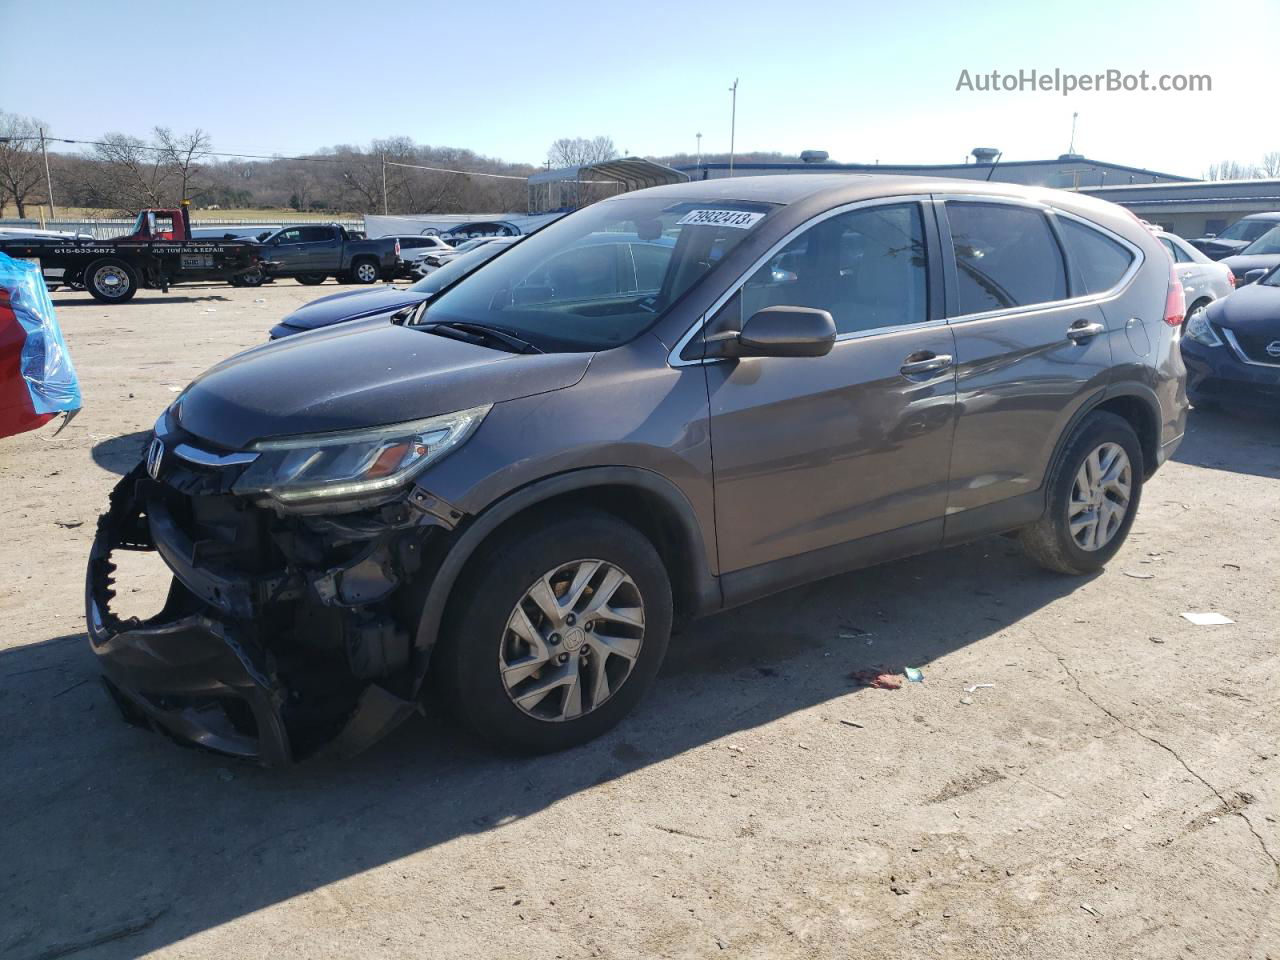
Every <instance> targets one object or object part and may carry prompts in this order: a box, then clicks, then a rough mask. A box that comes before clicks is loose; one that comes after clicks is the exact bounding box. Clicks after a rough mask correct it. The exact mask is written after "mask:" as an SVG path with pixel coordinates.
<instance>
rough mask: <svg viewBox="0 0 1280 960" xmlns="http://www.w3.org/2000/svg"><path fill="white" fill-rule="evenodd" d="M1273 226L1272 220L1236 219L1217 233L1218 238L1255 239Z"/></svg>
mask: <svg viewBox="0 0 1280 960" xmlns="http://www.w3.org/2000/svg"><path fill="white" fill-rule="evenodd" d="M1274 226H1275V221H1274V220H1237V221H1236V222H1235V223H1233V224H1232V225H1231V226H1229V227H1227V229H1225V230H1223V231H1222V232H1221V233H1220V234H1218V239H1219V240H1257V239H1258V238H1259V237H1260V236H1262V235H1263V234H1264V233H1266V232H1267V231H1268V230H1270V229H1271V228H1272V227H1274Z"/></svg>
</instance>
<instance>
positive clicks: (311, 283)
mask: <svg viewBox="0 0 1280 960" xmlns="http://www.w3.org/2000/svg"><path fill="white" fill-rule="evenodd" d="M294 279H295V280H297V281H298V282H299V283H300V284H302V285H303V286H304V287H318V286H319V285H320V284H322V283H324V282H325V281H326V280H327V279H329V278H328V277H327V276H326V275H325V274H323V273H302V274H299V275H298V276H296V277H294Z"/></svg>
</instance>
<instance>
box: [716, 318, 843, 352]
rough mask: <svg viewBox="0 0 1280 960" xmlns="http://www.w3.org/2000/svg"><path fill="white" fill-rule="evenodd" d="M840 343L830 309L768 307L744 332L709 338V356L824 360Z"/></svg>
mask: <svg viewBox="0 0 1280 960" xmlns="http://www.w3.org/2000/svg"><path fill="white" fill-rule="evenodd" d="M835 342H836V324H835V321H834V320H832V319H831V314H830V313H828V312H827V311H826V310H814V309H813V308H811V307H765V308H764V309H763V310H760V311H758V312H757V313H754V314H752V315H751V317H750V318H749V319H748V320H747V322H746V323H744V324H743V325H742V330H741V331H740V332H739V331H736V330H729V331H725V332H724V333H719V334H712V335H711V336H710V337H708V338H707V356H708V357H824V356H826V355H827V354H828V353H830V352H831V347H832V346H833V345H834V344H835Z"/></svg>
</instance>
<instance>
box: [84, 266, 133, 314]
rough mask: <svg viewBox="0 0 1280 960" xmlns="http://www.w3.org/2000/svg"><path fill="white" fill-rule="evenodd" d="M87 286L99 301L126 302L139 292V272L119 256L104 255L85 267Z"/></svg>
mask: <svg viewBox="0 0 1280 960" xmlns="http://www.w3.org/2000/svg"><path fill="white" fill-rule="evenodd" d="M81 277H82V278H83V280H84V285H85V288H86V289H87V290H88V291H89V293H90V295H91V296H92V297H93V299H95V300H97V301H98V302H99V303H125V302H126V301H128V300H132V299H133V296H134V294H136V293H137V292H138V273H137V271H136V270H134V269H133V267H131V266H129V264H127V263H125V262H124V261H123V260H121V259H119V258H117V257H102V258H101V259H100V260H95V261H93V263H91V264H89V265H88V266H87V267H85V268H84V272H83V273H82V274H81Z"/></svg>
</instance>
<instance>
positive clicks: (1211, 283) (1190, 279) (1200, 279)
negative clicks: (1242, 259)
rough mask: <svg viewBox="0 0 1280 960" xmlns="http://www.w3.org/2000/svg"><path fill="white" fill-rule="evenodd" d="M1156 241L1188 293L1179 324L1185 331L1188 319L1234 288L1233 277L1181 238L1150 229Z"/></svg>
mask: <svg viewBox="0 0 1280 960" xmlns="http://www.w3.org/2000/svg"><path fill="white" fill-rule="evenodd" d="M1151 232H1152V233H1154V234H1155V235H1156V239H1157V240H1159V241H1160V243H1161V245H1162V246H1163V247H1164V248H1165V249H1166V250H1167V251H1168V252H1169V256H1170V257H1172V258H1173V266H1174V269H1175V270H1176V271H1177V274H1178V279H1179V280H1181V281H1182V288H1183V290H1185V291H1186V294H1187V314H1186V320H1183V322H1182V328H1183V329H1184V330H1185V329H1186V326H1187V320H1190V319H1191V316H1192V315H1193V314H1195V313H1198V312H1199V311H1201V310H1203V309H1204V308H1205V307H1207V306H1209V304H1211V303H1213V301H1215V300H1221V299H1222V298H1223V297H1225V296H1227V294H1229V293H1232V292H1233V291H1234V290H1235V288H1236V278H1235V276H1234V275H1233V274H1232V273H1231V268H1230V267H1228V266H1226V265H1225V264H1221V263H1215V262H1214V261H1212V260H1210V259H1209V258H1208V257H1206V256H1205V255H1204V254H1203V253H1201V252H1200V251H1199V250H1197V249H1196V248H1195V247H1193V246H1192V245H1191V244H1189V243H1187V241H1186V240H1183V239H1182V238H1181V237H1180V236H1178V235H1177V234H1173V233H1166V232H1165V231H1163V230H1152V231H1151Z"/></svg>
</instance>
